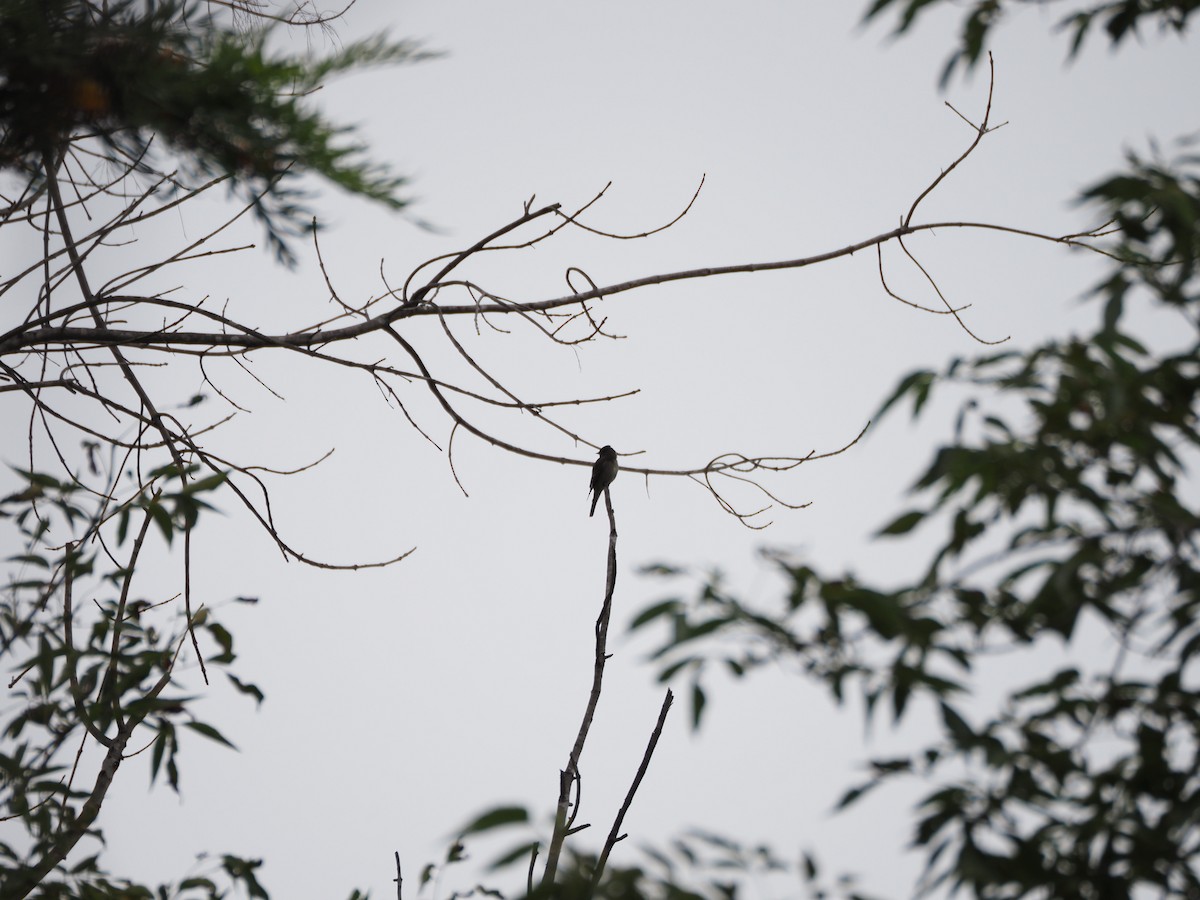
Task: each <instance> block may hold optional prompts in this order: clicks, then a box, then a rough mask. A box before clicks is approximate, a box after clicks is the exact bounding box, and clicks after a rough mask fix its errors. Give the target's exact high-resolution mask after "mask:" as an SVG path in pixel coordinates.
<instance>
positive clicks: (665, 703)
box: [592, 688, 675, 892]
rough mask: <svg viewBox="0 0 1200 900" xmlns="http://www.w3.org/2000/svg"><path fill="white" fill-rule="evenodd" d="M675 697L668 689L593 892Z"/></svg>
mask: <svg viewBox="0 0 1200 900" xmlns="http://www.w3.org/2000/svg"><path fill="white" fill-rule="evenodd" d="M674 699H675V695H674V694H672V693H671V689H670V688H668V689H667V696H665V697H664V698H663V705H662V709H660V710H659V712H658V721H657V722H656V723H655V725H654V731H653V732H652V733H651V735H650V742H649V743H648V744H646V752H645V753H643V754H642V764H641V765H640V766H638V770H637V775H635V776H634V778H633V784H631V785H630V786H629V793H627V794H626V795H625V802H624V803H622V804H621V809H620V811H619V812H618V813H617V817H616V818H615V819H614V820H613V826H612V830H611V831H609V833H608V839H607V840H606V841H605V842H604V849H603V850H602V851H601V853H600V858H599V859H598V860H597V861H596V871H594V872H593V873H592V891H593V892H595V890H596V886H597V885H599V884H600V876H601V875H603V874H604V866H605V864H606V863H607V862H608V854H609V853H610V852H612V848H613V847H614V846H615V845H616V843H617V841H619V840H622V839H623V838H624V837H625V835H623V834H621V833H620V832H621V823H622V822H624V821H625V813H627V812H629V807H630V805H631V804H632V803H633V795H634V794H636V793H637V789H638V786H639V785H640V784H641V783H642V779H643V778H644V777H645V775H646V770H647V769H648V768H650V757H652V756H653V755H654V748H655V747H657V746H658V739H659V737H661V736H662V730H663V723H665V722H666V721H667V713H668V712H669V711H670V709H671V703H672V701H674Z"/></svg>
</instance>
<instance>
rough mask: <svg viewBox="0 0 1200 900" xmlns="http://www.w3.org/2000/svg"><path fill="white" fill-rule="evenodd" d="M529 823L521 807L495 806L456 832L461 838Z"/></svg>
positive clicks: (527, 813) (523, 808)
mask: <svg viewBox="0 0 1200 900" xmlns="http://www.w3.org/2000/svg"><path fill="white" fill-rule="evenodd" d="M528 821H529V812H528V811H527V810H526V809H525V807H523V806H497V807H495V808H494V809H489V810H488V811H487V812H485V813H483V814H482V815H480V816H478V817H476V818H475V819H474V820H472V821H471V822H468V823H467V824H466V825H464V826H463V827H462V828H460V829H459V830H458V832H457V833H458V834H459V835H460V836H461V837H466V836H467V835H469V834H479V833H481V832H484V831H491V830H492V829H493V828H503V827H506V826H508V825H524V824H525V823H527V822H528Z"/></svg>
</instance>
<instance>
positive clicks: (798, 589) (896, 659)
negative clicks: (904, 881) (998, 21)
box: [633, 4, 1200, 898]
mask: <svg viewBox="0 0 1200 900" xmlns="http://www.w3.org/2000/svg"><path fill="white" fill-rule="evenodd" d="M883 5H885V4H877V7H876V8H880V7H882V6H883ZM1122 5H1123V6H1124V5H1126V4H1122ZM920 6H921V4H910V6H909V7H908V12H909V13H915V12H916V11H918V10H919V8H920ZM1138 6H1139V7H1143V6H1146V5H1145V4H1138ZM1172 6H1177V5H1176V4H1172ZM903 27H907V22H905V23H903ZM1081 199H1082V201H1084V202H1086V203H1089V204H1093V205H1096V206H1098V207H1100V208H1101V209H1102V210H1103V212H1104V215H1105V216H1106V217H1107V218H1109V220H1110V221H1111V222H1112V223H1113V229H1112V236H1111V242H1110V244H1109V245H1108V246H1107V247H1106V252H1107V253H1108V254H1109V255H1110V257H1111V258H1112V265H1111V270H1110V273H1109V275H1108V277H1107V278H1105V279H1104V281H1103V282H1102V283H1100V284H1098V285H1096V286H1095V287H1094V289H1092V290H1091V291H1090V292H1089V298H1090V300H1091V302H1092V303H1093V304H1095V306H1096V309H1097V318H1096V325H1095V327H1094V329H1093V330H1092V331H1091V332H1090V333H1087V334H1085V335H1081V336H1078V337H1071V338H1067V339H1054V340H1049V341H1047V342H1045V343H1043V344H1041V345H1040V346H1037V347H1035V348H1034V349H1032V350H1030V351H1028V352H1023V353H1021V352H1003V353H990V354H985V355H980V356H975V357H971V358H962V359H958V360H955V361H953V362H952V363H951V364H950V365H949V366H948V367H947V368H946V369H945V370H943V371H941V372H934V371H930V370H922V371H917V372H914V373H912V374H910V375H909V376H907V377H906V378H904V379H903V380H902V381H901V382H900V384H899V385H898V386H897V388H896V390H895V391H894V392H893V393H892V394H891V396H890V397H888V398H887V400H886V401H885V402H884V403H883V405H882V408H881V410H880V415H882V414H884V413H888V412H889V411H892V414H894V410H895V408H896V407H897V406H899V405H901V404H905V403H907V404H910V405H911V410H912V415H913V417H914V418H916V417H919V416H925V415H928V410H929V406H927V401H928V400H929V398H930V397H931V396H933V395H934V394H936V393H937V392H939V391H942V390H944V389H945V386H947V385H957V386H958V387H959V389H960V390H963V391H965V392H966V393H967V398H966V399H965V400H964V401H963V402H962V404H961V406H960V408H959V411H958V414H957V417H956V419H955V428H954V436H953V439H952V440H951V441H949V442H948V443H946V444H944V445H943V446H940V447H939V448H937V450H936V451H935V452H934V454H933V457H932V459H931V460H930V462H929V464H928V465H927V466H926V468H925V470H924V471H923V472H922V474H921V475H920V476H919V477H918V478H917V480H916V483H915V485H914V487H913V492H914V497H915V502H914V505H913V506H912V507H911V508H910V509H908V510H905V511H903V512H901V513H900V514H898V515H896V516H895V517H894V518H893V519H892V520H891V521H890V522H888V523H887V524H885V525H884V526H883V527H882V528H881V529H880V531H879V538H880V539H884V540H914V541H919V542H921V545H924V544H927V543H928V542H929V541H934V542H935V549H934V550H933V551H932V552H931V553H930V559H929V563H928V565H927V566H926V567H925V568H924V571H922V572H920V573H919V574H918V575H917V576H916V577H914V578H913V579H912V580H908V581H904V582H902V583H899V584H897V583H896V579H887V578H883V579H872V580H867V579H863V578H858V577H855V576H854V575H853V574H838V575H835V574H829V573H826V572H823V571H822V570H821V567H820V566H818V565H815V564H813V563H811V562H808V561H804V560H800V559H796V558H793V557H790V556H787V555H783V554H772V555H771V558H772V560H773V562H774V565H776V566H777V567H778V571H779V572H780V573H781V574H782V575H783V576H784V578H785V580H786V583H787V585H788V587H787V591H786V596H784V597H783V598H782V601H781V604H780V606H779V608H777V609H773V610H765V611H764V610H760V609H754V608H751V607H749V606H748V605H746V604H745V603H743V602H742V601H740V600H738V599H737V597H735V596H733V595H732V594H731V593H730V592H729V591H728V590H727V589H726V588H725V586H724V585H723V583H722V582H721V580H720V579H719V578H718V577H715V576H711V575H710V576H700V582H701V584H700V588H699V590H698V592H697V593H696V594H695V595H694V596H693V597H692V598H690V599H684V598H682V597H678V596H676V597H671V598H668V599H666V600H663V601H661V602H659V603H656V604H654V605H652V606H650V607H649V608H647V609H646V610H644V611H643V612H642V613H641V614H640V615H639V616H638V617H637V618H635V620H634V622H633V627H634V628H636V629H640V628H645V627H648V626H650V625H651V624H652V623H667V624H668V626H669V629H668V631H667V634H666V636H665V638H663V640H662V642H661V645H660V647H659V649H658V651H657V653H656V656H657V658H658V660H659V663H658V664H659V673H660V678H661V680H663V681H674V680H679V679H682V678H687V679H689V680H690V682H691V685H692V690H691V693H692V696H693V698H694V699H693V715H694V720H695V721H696V723H697V724H699V723H700V721H701V719H702V716H703V713H704V710H705V701H706V699H707V696H708V692H706V689H705V685H706V684H707V681H708V676H709V675H710V674H711V670H712V668H713V667H714V666H717V667H719V668H720V669H723V670H725V671H729V672H732V673H733V674H734V675H736V676H739V677H740V676H743V675H746V674H748V673H750V672H752V671H753V670H755V669H756V668H758V667H761V666H763V665H765V664H767V663H771V662H777V661H779V660H787V661H790V662H793V663H798V664H799V666H800V667H801V669H802V671H803V672H804V673H805V675H806V676H807V677H809V678H812V679H814V680H816V681H817V682H818V683H820V684H823V685H824V686H825V687H826V688H827V689H828V690H829V692H830V694H831V696H832V697H833V698H834V699H835V700H836V701H838V702H839V703H843V702H847V701H848V700H849V699H851V698H854V699H856V700H859V701H861V703H862V706H863V708H864V709H865V711H866V715H867V717H868V719H870V718H872V717H874V716H878V715H879V714H880V709H881V708H883V707H886V708H887V709H888V710H889V711H890V714H891V717H892V719H893V720H895V721H897V722H899V721H901V720H904V719H905V717H906V715H907V714H908V713H909V712H910V711H911V710H912V709H913V708H914V706H915V705H918V704H924V705H926V707H927V708H929V707H932V708H933V709H934V710H936V711H937V713H938V720H939V721H940V733H939V734H938V735H937V737H936V739H933V740H930V741H929V742H928V743H926V744H925V746H923V747H921V748H920V749H918V750H916V751H914V752H911V753H908V754H904V755H901V756H896V757H891V758H880V759H873V760H871V761H870V763H869V772H870V775H869V778H868V779H867V780H866V781H864V782H863V783H861V784H859V785H856V786H854V787H852V788H851V789H849V790H848V791H847V793H846V794H845V795H844V797H843V799H842V801H841V805H842V806H849V805H851V804H855V803H857V802H859V801H861V800H862V798H863V797H864V796H865V795H867V794H868V793H869V792H872V791H874V790H876V789H877V788H878V787H879V786H881V785H884V784H887V783H889V782H892V781H896V780H898V779H905V778H920V779H922V780H927V781H931V782H933V784H934V787H933V788H932V789H931V790H929V792H928V793H927V794H926V796H925V797H924V798H923V799H922V800H921V801H920V803H919V805H918V807H917V809H916V810H915V814H914V815H915V821H914V824H913V829H912V844H913V845H914V846H915V847H917V848H919V849H920V850H921V851H922V852H923V854H924V857H925V861H926V867H925V872H924V875H923V877H922V880H921V883H920V885H919V886H918V887H919V890H920V891H921V892H931V891H934V890H940V889H946V888H949V889H953V890H965V891H966V892H967V893H968V894H969V895H971V896H977V897H986V898H1017V897H1034V896H1052V897H1083V898H1101V897H1137V896H1162V897H1167V896H1172V897H1174V896H1200V841H1198V840H1197V835H1200V681H1198V680H1197V674H1198V672H1200V668H1198V662H1200V543H1198V542H1200V510H1198V509H1197V506H1196V497H1195V486H1196V482H1195V477H1194V476H1195V469H1196V464H1197V459H1198V458H1200V457H1198V455H1197V454H1198V452H1200V430H1198V424H1200V422H1198V418H1197V417H1198V414H1200V277H1198V271H1197V262H1198V260H1200V157H1198V156H1197V155H1196V154H1194V153H1193V152H1192V145H1191V143H1190V142H1188V141H1184V142H1182V144H1181V146H1180V152H1179V154H1178V155H1177V156H1176V157H1175V158H1173V159H1165V160H1164V159H1157V158H1156V159H1143V158H1138V157H1131V158H1130V159H1129V166H1128V169H1127V170H1125V171H1123V172H1120V173H1117V174H1115V175H1113V176H1112V177H1109V178H1106V179H1104V180H1102V181H1100V182H1098V183H1096V184H1095V185H1093V186H1092V187H1091V188H1089V189H1088V190H1086V191H1085V192H1084V193H1083V195H1082V198H1081ZM1148 311H1153V312H1154V313H1157V314H1158V315H1160V316H1162V315H1164V314H1165V315H1167V316H1170V317H1172V318H1173V320H1174V322H1175V323H1176V327H1173V328H1171V329H1170V338H1168V339H1164V337H1163V333H1162V329H1158V330H1155V329H1150V331H1151V333H1152V336H1150V337H1147V336H1146V335H1143V334H1142V333H1141V332H1142V331H1143V330H1145V323H1146V320H1147V314H1148ZM656 571H657V573H658V574H659V575H661V576H663V577H666V578H672V579H679V578H687V577H690V576H689V575H688V573H686V572H683V571H681V570H678V569H674V568H670V567H659V568H658V569H657V570H656ZM1006 659H1007V660H1011V661H1012V663H1011V666H1010V667H1008V668H1006V669H1004V671H1005V672H1006V673H1007V674H1006V676H1005V677H1006V683H1007V684H1008V688H1007V690H1006V692H1005V694H1004V697H1003V699H1002V700H1001V701H1000V702H999V703H997V704H996V705H995V706H994V707H989V706H987V705H985V704H984V703H983V701H982V700H981V699H980V698H979V695H978V693H977V692H976V687H977V685H978V684H979V680H980V678H981V677H982V673H989V674H990V675H991V676H992V677H993V678H994V677H995V673H996V669H997V666H1000V665H1002V663H1001V662H1000V661H1002V660H1006ZM1039 670H1044V671H1039Z"/></svg>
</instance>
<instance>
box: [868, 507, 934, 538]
mask: <svg viewBox="0 0 1200 900" xmlns="http://www.w3.org/2000/svg"><path fill="white" fill-rule="evenodd" d="M926 515H927V514H926V513H924V512H922V511H920V510H916V509H914V510H911V511H909V512H906V513H904V514H903V515H901V516H897V517H896V518H895V519H893V520H892V521H891V522H890V523H889V524H887V525H885V526H884V527H883V528H881V529H880V530H879V531H877V532H875V536H876V537H882V536H884V535H899V534H907V533H908V532H910V531H912V530H913V529H914V528H916V527H917V525H919V524H920V523H921V521H922V520H923V519H924V518H925V516H926Z"/></svg>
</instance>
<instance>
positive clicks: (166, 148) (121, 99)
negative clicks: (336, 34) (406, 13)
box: [0, 0, 427, 260]
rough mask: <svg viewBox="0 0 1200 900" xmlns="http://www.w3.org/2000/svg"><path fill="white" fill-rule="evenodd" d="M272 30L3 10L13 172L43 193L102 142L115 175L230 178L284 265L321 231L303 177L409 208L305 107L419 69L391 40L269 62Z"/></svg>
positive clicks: (191, 20)
mask: <svg viewBox="0 0 1200 900" xmlns="http://www.w3.org/2000/svg"><path fill="white" fill-rule="evenodd" d="M271 33H272V32H271V31H270V29H262V28H259V29H256V30H238V29H236V28H235V27H233V25H232V24H227V25H221V24H220V23H219V22H218V21H216V20H214V19H213V17H212V16H211V14H210V13H208V12H206V11H205V9H204V6H203V4H198V3H193V2H186V0H180V2H176V0H154V2H142V0H117V2H113V3H104V4H98V3H93V2H88V0H4V2H3V3H0V167H4V168H10V169H16V170H19V171H21V172H22V173H24V174H25V175H26V176H27V177H29V178H31V179H32V180H33V181H34V182H35V183H37V182H40V180H41V179H42V178H43V177H44V172H45V168H46V167H47V166H55V167H57V166H60V165H62V164H63V161H64V159H65V158H67V157H69V155H70V154H71V153H72V152H75V150H76V149H77V148H78V145H79V142H80V141H83V140H87V139H90V140H92V141H93V142H94V143H95V144H96V145H97V148H98V149H97V150H96V151H95V152H98V153H99V154H100V155H101V156H103V157H107V158H108V160H109V161H110V162H111V163H112V165H113V167H114V170H119V169H122V168H125V167H128V166H133V167H134V169H135V170H136V171H141V172H142V173H144V174H146V175H149V176H153V177H155V178H157V177H161V176H162V175H167V176H168V177H169V178H170V179H171V180H172V181H174V182H175V183H176V184H179V185H180V186H182V182H181V181H180V178H179V177H178V176H177V175H175V174H174V173H172V172H171V171H170V168H171V167H172V166H175V167H178V169H179V170H180V171H181V172H182V175H183V179H184V180H185V181H192V180H198V179H208V178H225V179H228V181H229V184H230V185H231V187H232V189H233V190H234V191H235V193H236V194H237V196H238V197H239V199H240V200H241V201H242V202H244V203H246V204H247V205H248V206H250V207H251V208H252V209H253V211H254V212H255V214H256V215H257V216H258V217H259V219H260V220H261V221H262V223H263V225H264V226H265V227H266V230H267V235H268V239H269V241H270V243H271V245H272V246H273V247H274V249H275V251H276V252H277V254H278V255H279V256H280V257H281V258H282V259H284V260H290V259H291V257H290V254H289V252H288V249H287V239H288V238H289V237H290V236H294V235H295V234H296V233H297V232H298V230H300V229H301V228H303V227H305V226H306V225H307V224H308V222H309V221H310V219H311V214H310V212H309V210H308V209H307V207H306V205H305V203H306V200H305V198H306V196H307V194H306V191H305V190H304V189H303V188H302V187H301V186H300V183H301V177H302V176H305V175H317V176H320V177H322V178H324V179H326V180H328V181H330V182H332V183H333V184H335V185H337V186H339V187H341V188H342V189H344V190H346V191H348V192H350V193H353V194H359V195H362V196H364V197H367V198H369V199H371V200H374V201H377V202H380V203H384V204H386V205H388V206H390V207H392V208H400V207H402V206H403V205H404V202H405V201H404V200H403V199H402V198H401V196H400V189H401V188H402V186H403V185H404V179H402V178H400V177H398V176H396V175H393V174H392V173H390V172H389V171H388V170H387V169H386V168H384V167H381V166H377V165H374V164H372V163H370V162H368V161H366V159H365V155H364V148H363V147H362V146H361V145H360V144H358V143H355V142H354V141H353V139H352V138H351V136H350V134H349V130H348V129H346V128H343V127H338V126H335V125H333V124H331V123H330V122H328V121H326V119H325V118H324V117H323V116H321V115H320V114H319V113H317V112H316V111H314V110H313V109H312V108H310V106H309V105H308V104H307V103H306V102H305V101H306V96H307V95H308V94H310V93H312V92H313V91H315V90H316V89H317V88H319V87H320V85H321V83H322V82H323V80H325V79H327V78H328V77H330V76H331V75H334V74H337V73H340V72H344V71H347V70H351V69H357V68H362V67H363V66H366V65H374V64H383V63H395V62H400V61H405V60H413V59H419V58H422V57H423V56H426V55H427V54H423V53H422V52H421V51H420V50H419V48H418V47H417V46H416V45H414V44H411V43H395V42H390V41H388V40H386V39H385V38H376V39H372V40H369V41H365V42H360V43H355V44H350V45H347V46H345V47H343V48H341V49H340V50H338V51H337V52H336V53H334V54H332V55H330V56H328V57H325V58H321V59H307V58H291V57H287V56H281V55H279V54H276V53H272V52H270V51H269V49H268V46H267V45H268V39H269V37H270V35H271Z"/></svg>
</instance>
